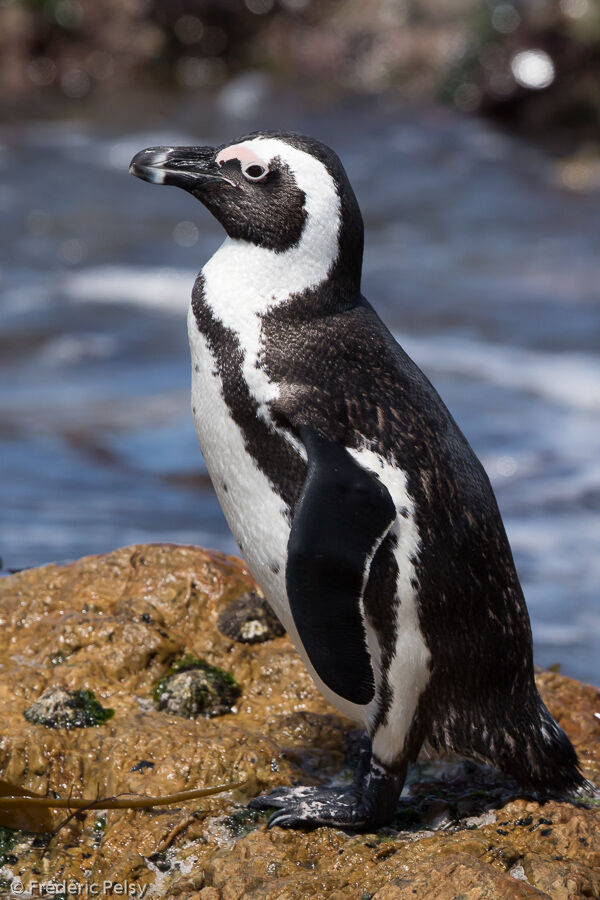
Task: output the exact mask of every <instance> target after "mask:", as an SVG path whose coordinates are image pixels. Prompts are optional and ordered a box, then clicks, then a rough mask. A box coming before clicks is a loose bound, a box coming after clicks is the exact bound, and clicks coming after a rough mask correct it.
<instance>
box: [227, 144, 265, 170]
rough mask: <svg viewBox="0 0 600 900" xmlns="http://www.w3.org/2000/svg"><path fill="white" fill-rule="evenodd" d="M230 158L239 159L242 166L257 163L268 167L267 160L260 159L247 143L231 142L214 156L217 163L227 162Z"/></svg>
mask: <svg viewBox="0 0 600 900" xmlns="http://www.w3.org/2000/svg"><path fill="white" fill-rule="evenodd" d="M230 159H239V161H240V164H241V165H242V166H251V165H257V166H262V167H263V168H265V169H266V168H268V165H267V162H265V160H264V159H261V157H260V156H258V155H257V154H256V153H255V152H254V151H253V150H252V149H251V148H250V147H249V145H248V144H247V143H244V144H232V145H231V147H225V149H224V150H221V152H220V153H218V154H217V157H216V160H217V162H218V163H219V165H220V164H221V163H224V162H228V160H230Z"/></svg>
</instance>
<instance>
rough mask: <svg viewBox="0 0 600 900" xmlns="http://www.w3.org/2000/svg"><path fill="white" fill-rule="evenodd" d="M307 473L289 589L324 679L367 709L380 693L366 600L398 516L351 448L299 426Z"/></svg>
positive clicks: (292, 541) (292, 543)
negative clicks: (364, 608) (369, 644)
mask: <svg viewBox="0 0 600 900" xmlns="http://www.w3.org/2000/svg"><path fill="white" fill-rule="evenodd" d="M298 430H299V433H300V437H301V439H302V442H303V444H304V446H305V448H306V452H307V456H308V473H307V476H306V480H305V482H304V486H303V488H302V491H301V493H300V498H299V500H298V503H297V505H296V509H295V512H294V518H293V520H292V526H291V531H290V537H289V541H288V562H287V568H286V586H287V594H288V599H289V603H290V609H291V612H292V616H293V619H294V623H295V625H296V628H297V629H298V634H299V636H300V639H301V641H302V643H303V645H304V648H305V649H306V652H307V654H308V656H309V658H310V661H311V663H312V665H313V666H314V668H315V671H316V672H317V674H318V676H319V678H321V680H322V681H323V682H324V684H326V685H327V687H328V688H330V689H331V690H332V691H335V693H336V694H338V695H339V696H341V697H344V698H345V699H346V700H348V701H350V702H352V703H357V704H361V705H366V704H367V703H369V702H370V700H372V698H373V696H374V694H375V681H374V677H373V670H372V668H371V661H370V656H369V653H368V650H367V645H366V638H365V629H364V624H363V618H362V615H361V609H360V600H361V598H362V593H363V590H364V587H365V585H366V583H367V580H368V576H369V569H370V565H371V560H372V559H373V556H374V555H375V552H376V551H377V548H378V547H379V545H380V543H381V541H382V540H383V539H384V537H385V535H386V534H387V532H388V530H389V528H390V526H391V524H392V522H393V521H394V519H395V518H396V508H395V505H394V502H393V500H392V498H391V496H390V494H389V492H388V490H387V488H386V487H385V486H384V485H383V484H382V483H381V482H380V481H379V480H378V479H377V478H376V476H374V475H373V474H372V473H371V472H368V471H367V470H366V469H364V468H363V467H362V466H360V465H359V464H358V463H357V462H356V461H355V460H354V459H353V457H352V456H351V455H350V454H349V453H348V451H347V450H346V448H345V447H343V446H341V445H339V444H336V443H334V442H332V441H330V440H328V439H327V438H324V437H322V436H321V435H320V434H319V433H318V432H317V431H315V430H314V429H313V428H311V427H309V426H301V427H300V428H299V429H298Z"/></svg>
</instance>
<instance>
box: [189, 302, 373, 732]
mask: <svg viewBox="0 0 600 900" xmlns="http://www.w3.org/2000/svg"><path fill="white" fill-rule="evenodd" d="M188 334H189V339H190V351H191V360H192V412H193V418H194V425H195V428H196V434H197V436H198V442H199V444H200V448H201V450H202V455H203V457H204V461H205V463H206V468H207V469H208V473H209V475H210V478H211V481H212V483H213V486H214V489H215V492H216V494H217V497H218V499H219V503H220V505H221V508H222V510H223V514H224V515H225V519H226V520H227V524H228V525H229V528H230V530H231V533H232V534H233V537H234V539H235V541H236V543H237V544H238V546H239V548H240V552H241V553H242V555H243V557H244V561H245V562H246V564H247V566H248V569H249V570H250V572H251V574H252V576H253V577H254V579H255V580H256V582H257V584H258V585H259V587H260V589H261V591H262V592H263V594H264V596H265V599H266V600H267V602H268V603H269V605H270V606H271V608H272V609H273V611H274V613H275V615H276V616H277V617H278V619H279V620H280V622H281V624H282V625H283V627H284V628H285V630H286V631H287V633H288V635H289V637H290V639H291V641H292V643H293V644H294V646H295V648H296V650H297V652H298V654H299V655H300V657H301V659H302V661H303V663H304V665H305V666H306V669H307V670H308V672H309V674H310V676H311V677H312V679H313V680H314V682H315V684H316V686H317V688H318V689H319V691H320V692H321V694H323V696H324V697H325V699H326V700H328V701H329V702H330V703H331V704H332V705H333V706H334V707H335V708H336V709H338V710H339V711H340V712H341V713H343V714H344V715H346V716H348V718H350V719H353V720H354V721H355V722H358V723H359V724H361V725H362V726H363V727H365V728H368V725H369V720H370V718H371V716H372V715H373V712H374V706H375V700H374V701H372V702H371V703H370V704H368V706H360V705H358V704H356V703H351V702H350V701H348V700H346V699H345V698H344V697H341V696H340V695H339V694H337V693H335V692H334V691H332V690H331V689H330V688H329V687H327V685H326V684H324V682H323V681H322V680H321V678H320V677H319V675H318V674H317V672H316V671H315V669H314V667H313V665H312V663H311V661H310V657H309V656H308V654H307V652H306V650H305V648H304V645H303V643H302V641H301V639H300V636H299V634H298V630H297V628H296V626H295V624H294V620H293V617H292V614H291V609H290V604H289V601H288V596H287V590H286V580H285V577H286V565H287V555H288V541H289V536H290V521H291V516H290V510H289V507H288V505H287V504H286V503H285V501H284V500H283V499H282V498H281V497H280V496H279V495H278V493H277V492H276V491H275V490H274V488H273V486H272V484H271V482H270V481H269V479H268V478H267V476H266V475H265V474H264V472H263V471H262V470H261V468H260V466H259V465H258V463H257V462H256V461H255V459H254V458H253V457H252V455H251V454H250V453H249V452H248V450H247V448H246V445H245V441H244V436H243V433H242V430H241V429H240V427H239V426H238V424H237V423H236V422H235V420H234V418H233V415H232V412H231V410H230V408H229V406H228V405H227V403H226V401H225V399H224V397H223V390H222V383H221V379H220V377H219V374H218V372H217V366H216V361H215V358H214V355H213V353H212V351H211V349H210V347H209V345H208V342H207V340H206V338H205V337H204V335H202V333H201V332H200V331H199V330H198V327H197V324H196V320H195V317H194V314H193V312H192V310H190V314H189V317H188ZM368 638H369V635H368V632H367V640H368ZM370 650H371V652H372V653H373V654H375V653H376V648H375V647H373V648H370Z"/></svg>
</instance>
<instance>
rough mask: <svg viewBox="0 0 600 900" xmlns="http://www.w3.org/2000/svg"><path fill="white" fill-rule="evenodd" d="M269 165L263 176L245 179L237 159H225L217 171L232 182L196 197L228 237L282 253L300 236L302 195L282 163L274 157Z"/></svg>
mask: <svg viewBox="0 0 600 900" xmlns="http://www.w3.org/2000/svg"><path fill="white" fill-rule="evenodd" d="M269 169H270V171H269V174H268V175H267V177H266V178H265V179H264V180H262V181H248V180H247V179H246V178H244V175H243V173H242V171H241V168H240V163H239V160H237V159H231V160H228V161H227V162H225V163H224V164H223V165H222V166H221V171H222V173H223V175H225V177H226V178H228V179H230V180H231V181H232V182H233V183H234V186H233V187H231V188H227V189H225V190H220V191H215V192H214V193H203V194H202V196H201V197H200V199H201V200H202V202H203V203H204V204H205V205H206V206H207V207H208V209H210V211H211V212H212V213H213V215H214V216H215V217H216V218H217V219H218V220H219V222H220V223H221V224H222V225H223V228H224V229H225V231H226V232H227V234H228V235H229V237H231V238H238V239H240V240H244V241H249V242H250V243H252V244H256V246H258V247H265V248H266V249H267V250H274V251H275V253H284V252H285V251H286V250H290V249H291V248H292V247H295V246H296V245H297V244H298V243H299V242H300V238H301V237H302V232H303V230H304V223H305V221H306V210H305V208H304V202H305V200H306V196H305V194H304V191H301V190H300V188H299V187H298V185H297V184H296V180H295V178H294V175H293V172H292V171H291V169H290V167H289V166H288V165H287V164H286V163H284V162H282V161H281V160H280V159H279V158H275V159H274V160H272V161H271V162H270V164H269Z"/></svg>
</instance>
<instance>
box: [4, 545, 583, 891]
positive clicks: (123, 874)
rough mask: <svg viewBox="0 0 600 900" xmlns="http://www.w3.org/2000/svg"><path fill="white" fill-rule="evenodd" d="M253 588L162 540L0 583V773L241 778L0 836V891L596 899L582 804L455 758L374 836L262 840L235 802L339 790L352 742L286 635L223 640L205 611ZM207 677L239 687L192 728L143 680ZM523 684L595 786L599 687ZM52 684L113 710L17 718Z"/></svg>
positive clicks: (155, 780) (110, 789) (222, 563)
mask: <svg viewBox="0 0 600 900" xmlns="http://www.w3.org/2000/svg"><path fill="white" fill-rule="evenodd" d="M253 590H255V585H254V583H253V581H252V579H251V578H250V576H249V574H248V572H247V571H246V569H245V567H244V564H243V563H242V562H241V561H240V560H236V559H234V558H233V557H227V556H223V555H222V554H218V553H208V552H206V551H203V550H200V549H196V548H192V547H177V546H163V545H156V546H143V547H129V548H124V549H121V550H117V551H115V552H114V553H110V554H107V555H106V556H100V557H90V558H87V559H82V560H79V561H77V562H75V563H72V564H70V565H67V566H46V567H44V568H42V569H33V570H28V571H24V572H21V573H19V574H16V575H12V576H10V577H8V578H5V579H2V580H0V609H1V610H2V619H3V626H2V629H0V661H1V662H2V669H1V673H2V677H1V678H0V704H1V708H2V710H3V728H2V740H1V741H0V778H1V779H4V780H6V781H9V782H10V783H11V784H13V785H16V786H19V787H21V788H23V789H26V790H29V791H33V792H35V793H41V794H43V795H52V792H56V793H57V794H59V795H60V796H62V797H68V796H69V794H71V795H72V796H75V797H82V796H83V797H95V796H96V795H97V794H98V795H100V796H112V795H115V794H121V793H124V792H137V793H141V794H146V795H160V794H166V793H173V792H175V791H181V790H189V789H192V788H196V787H201V786H209V785H217V784H219V783H224V782H226V781H231V780H236V779H238V780H242V779H243V777H247V783H246V785H245V786H244V787H243V788H240V789H238V790H235V791H230V792H228V793H226V794H222V795H218V796H214V797H208V798H205V799H204V800H201V801H195V802H193V803H187V804H180V805H179V806H171V807H164V808H161V809H160V810H159V809H148V810H142V809H140V810H110V811H107V812H102V811H99V810H97V811H89V812H84V813H83V814H81V815H78V816H77V817H76V818H72V819H71V820H70V821H69V823H68V825H66V826H65V827H64V828H63V829H61V830H60V831H59V832H58V834H57V835H56V836H55V837H53V838H52V840H51V841H50V842H49V843H48V838H46V837H44V836H39V835H38V836H33V835H28V834H25V833H23V832H14V831H10V830H8V829H0V884H10V882H11V880H12V879H13V878H17V877H18V878H19V879H20V880H21V881H22V882H23V883H24V884H27V883H29V882H32V881H34V880H40V875H39V873H40V872H43V873H44V874H43V879H42V880H44V881H46V882H49V881H51V880H52V879H54V880H56V881H59V880H60V881H61V882H62V881H65V882H67V883H73V884H75V885H77V884H79V885H86V884H90V883H92V882H96V883H100V885H101V884H102V881H103V880H104V879H110V880H112V881H116V882H119V881H120V882H124V881H125V880H126V879H127V880H128V881H129V882H130V883H133V882H136V883H137V884H141V885H142V886H148V887H149V892H148V894H147V896H168V897H174V898H181V900H193V898H202V900H236V898H240V900H242V898H243V900H246V898H248V900H269V898H273V897H285V898H286V900H301V898H305V897H306V896H308V895H310V896H314V897H315V898H317V900H320V898H323V900H324V898H333V900H342V898H343V900H345V898H357V900H360V898H367V897H369V898H372V900H374V898H377V900H404V898H406V900H414V898H415V897H417V898H419V900H422V898H432V900H433V898H435V900H446V898H455V897H457V896H461V897H465V898H473V900H475V898H477V900H479V898H483V897H489V898H492V897H493V898H495V900H496V898H499V900H502V898H506V900H508V898H511V900H512V898H530V897H531V898H533V897H542V898H548V897H550V898H556V900H571V898H577V897H580V896H588V897H598V896H600V874H599V872H600V851H599V849H598V840H597V835H598V829H599V827H600V809H599V807H598V802H597V801H595V802H594V801H591V802H590V803H588V804H587V805H584V804H583V803H555V802H550V803H546V804H545V805H544V806H540V805H539V804H538V803H535V802H533V801H531V800H525V799H522V798H519V796H518V791H517V790H516V789H515V786H514V785H513V784H512V783H511V782H510V781H509V780H508V779H506V778H505V777H503V776H502V775H500V774H499V773H497V772H494V771H492V770H491V769H488V768H486V767H483V766H476V765H474V764H472V763H467V762H464V761H461V760H449V761H446V762H442V761H422V762H420V763H419V764H417V765H415V766H413V767H412V769H411V771H410V774H409V779H408V783H407V786H406V788H405V791H404V792H403V796H402V800H401V803H400V805H399V807H398V812H397V816H396V820H395V822H394V823H392V826H391V827H389V828H385V829H381V830H380V831H379V832H378V833H376V834H361V835H351V834H346V833H344V832H342V831H339V830H336V829H329V828H318V829H316V830H315V831H313V832H303V831H285V830H282V829H273V830H272V831H269V832H267V831H266V829H265V821H266V819H265V817H264V816H262V815H257V814H256V813H254V812H251V811H249V810H248V809H247V808H246V804H247V802H248V800H249V799H250V798H251V797H252V796H254V795H255V794H257V793H258V792H259V791H263V790H265V789H267V788H269V787H275V786H276V785H278V784H289V783H290V782H292V781H298V780H302V781H304V782H306V783H330V782H331V779H332V778H336V779H338V780H343V779H350V777H351V759H352V758H353V757H354V756H355V755H356V751H357V748H358V745H359V743H360V733H358V732H357V731H356V728H355V726H354V724H353V723H352V722H349V721H348V720H347V719H344V718H343V717H342V716H340V715H339V714H338V713H336V712H335V711H334V710H332V709H331V707H329V706H328V705H327V703H326V702H325V701H324V699H323V698H322V697H321V696H320V695H319V694H318V692H317V691H316V689H315V687H314V684H313V682H312V680H311V679H310V678H309V677H308V675H307V673H306V671H305V669H304V666H303V665H302V663H301V662H300V660H299V658H298V656H297V655H296V653H295V652H294V650H293V648H292V647H291V645H290V643H289V641H288V639H287V637H273V638H272V639H271V640H269V641H266V642H262V643H253V644H252V643H247V642H241V641H238V640H231V637H230V636H224V635H223V634H222V632H221V631H220V625H219V623H220V621H221V618H222V616H223V613H224V612H225V611H226V610H227V609H228V608H229V607H230V605H231V604H236V603H237V601H239V605H240V606H242V607H243V605H244V603H245V602H246V601H245V600H244V599H243V598H247V597H248V595H250V594H251V592H252V591H253ZM242 601H243V602H242ZM186 659H187V663H185V662H184V661H185V660H186ZM178 661H179V664H178ZM191 661H193V662H194V666H192V667H191V668H186V665H191ZM182 664H183V665H182ZM203 666H205V668H203ZM211 667H212V670H214V671H219V670H220V671H222V672H225V673H230V675H231V677H232V679H234V680H235V682H236V683H237V684H238V685H240V687H241V693H239V696H237V697H236V699H235V701H234V703H231V706H230V708H231V710H232V711H231V712H229V713H228V714H227V715H219V716H217V717H212V718H206V717H205V714H206V710H204V711H201V712H200V715H199V716H198V717H197V718H192V719H190V718H185V717H183V716H181V715H176V716H173V715H170V714H169V712H168V711H167V709H158V708H157V707H156V705H155V703H153V701H152V696H153V691H154V689H155V687H156V685H157V683H160V682H161V681H163V682H164V680H168V679H169V678H171V679H173V678H178V677H181V676H186V677H188V676H190V675H191V674H192V673H196V674H198V673H199V674H200V676H201V677H205V676H206V673H207V672H209V671H211ZM537 677H538V684H539V687H540V690H541V691H542V694H543V696H544V700H545V702H546V703H547V705H548V706H549V707H550V709H551V710H552V712H553V713H554V715H555V716H557V718H558V720H559V722H560V724H561V725H562V726H563V727H564V728H565V729H566V731H567V732H568V734H569V735H570V737H571V739H572V740H573V741H574V742H575V744H576V747H577V750H578V752H579V755H580V759H581V761H582V765H583V769H584V772H585V774H586V776H587V777H588V778H591V779H592V780H596V781H597V780H599V779H600V721H599V720H598V719H596V718H595V717H594V713H596V712H598V711H599V710H600V696H599V694H598V691H597V690H596V689H595V688H592V687H589V686H586V685H582V684H579V683H578V682H575V681H571V680H570V679H568V678H564V677H562V676H561V675H558V674H557V673H553V672H542V673H539V674H538V676H537ZM182 680H183V681H185V679H182ZM170 683H171V684H173V682H172V681H171V682H170ZM57 686H59V687H60V689H61V690H62V691H64V692H75V691H93V692H94V694H95V695H96V697H97V698H98V700H99V702H100V703H101V705H102V706H103V707H106V706H108V707H110V708H114V710H115V714H114V716H113V717H112V718H111V719H110V720H109V721H107V722H106V724H104V725H103V726H102V727H100V728H74V729H71V730H67V729H65V728H42V727H40V725H39V724H34V723H32V722H30V721H27V720H26V719H25V718H24V716H23V714H24V712H25V711H26V710H28V709H31V707H32V704H34V701H36V700H39V699H40V696H42V697H43V696H44V695H45V692H46V691H48V690H50V689H56V688H57ZM173 693H175V692H173ZM179 693H180V694H181V695H183V694H185V691H184V690H182V689H181V690H179ZM192 693H193V692H192V691H191V689H190V692H189V695H188V698H189V696H190V695H191V694H192ZM69 696H70V695H69ZM229 699H230V700H231V698H229ZM219 702H221V701H219ZM224 705H226V704H224ZM64 818H66V816H65V815H64V813H63V814H57V823H59V822H60V821H62V820H64ZM2 879H3V881H2ZM151 891H152V893H151ZM72 892H74V891H72Z"/></svg>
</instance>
